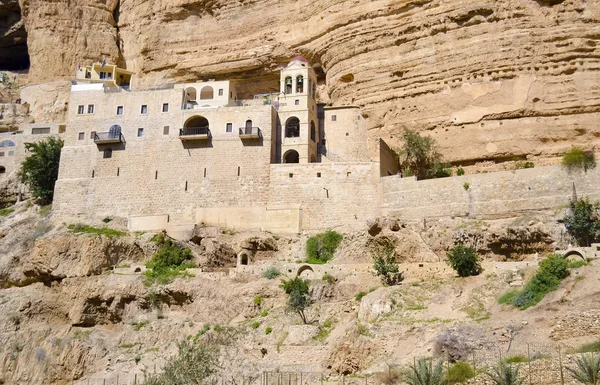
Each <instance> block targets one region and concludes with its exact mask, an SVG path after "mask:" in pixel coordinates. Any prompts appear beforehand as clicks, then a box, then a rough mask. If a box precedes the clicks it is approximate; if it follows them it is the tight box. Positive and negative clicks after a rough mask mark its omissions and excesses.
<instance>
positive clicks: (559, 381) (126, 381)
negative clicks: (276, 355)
mask: <svg viewBox="0 0 600 385" xmlns="http://www.w3.org/2000/svg"><path fill="white" fill-rule="evenodd" d="M585 354H587V355H594V354H596V355H599V354H600V352H597V353H585ZM578 357H581V354H579V353H574V349H573V348H572V347H569V346H565V345H551V344H548V345H546V344H526V345H525V346H522V347H519V348H515V349H511V350H510V351H508V352H507V351H506V350H505V348H504V349H502V348H497V349H496V348H493V347H492V348H482V349H478V350H474V351H472V352H471V353H469V354H468V357H466V356H463V357H462V361H463V362H467V363H469V364H470V365H471V366H472V367H473V369H474V370H475V372H476V373H477V376H476V377H474V378H473V379H471V380H469V384H474V385H494V384H495V383H494V382H493V381H492V379H491V377H489V375H487V373H489V372H490V370H491V368H492V367H494V366H496V365H498V364H499V363H500V362H503V363H505V364H507V365H513V366H518V368H519V377H520V379H521V380H522V384H523V385H570V384H576V383H577V382H576V381H575V380H574V379H573V378H572V377H571V374H570V372H569V370H568V369H567V368H573V367H575V360H576V359H577V358H578ZM428 359H430V358H428ZM431 360H432V361H433V362H434V363H439V362H441V363H442V365H443V367H444V370H445V371H449V370H450V369H451V367H452V365H453V364H454V362H455V361H452V360H450V359H448V356H444V355H442V356H440V357H439V358H437V359H435V358H433V359H431ZM416 361H417V358H415V359H414V361H413V363H412V364H414V363H416ZM384 366H385V368H384V369H383V370H382V371H381V372H378V373H367V374H350V375H336V374H325V373H323V372H299V371H298V372H297V371H266V372H261V373H255V374H239V375H227V374H223V373H219V374H217V375H215V376H213V377H210V378H208V379H206V380H204V381H203V384H205V385H382V384H383V385H392V384H402V383H404V381H403V374H405V373H406V372H407V370H408V368H409V366H410V364H407V363H404V364H397V363H393V362H387V363H386V365H384ZM154 371H156V368H155V369H154ZM159 371H160V370H159ZM145 379H146V374H145V373H144V372H140V373H127V372H124V371H122V372H119V373H114V374H112V375H111V376H106V377H91V378H88V379H84V380H81V379H80V380H73V381H72V384H73V385H86V384H87V385H141V384H143V383H144V381H145Z"/></svg>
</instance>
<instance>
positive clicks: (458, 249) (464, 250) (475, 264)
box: [448, 245, 481, 277]
mask: <svg viewBox="0 0 600 385" xmlns="http://www.w3.org/2000/svg"><path fill="white" fill-rule="evenodd" d="M448 264H449V265H450V266H451V267H452V268H453V269H454V270H455V271H456V272H457V273H458V275H459V276H461V277H469V276H471V275H478V274H479V273H481V264H480V263H479V258H478V257H477V254H476V253H475V249H473V248H472V247H467V246H463V245H458V246H455V247H453V248H452V249H450V250H448Z"/></svg>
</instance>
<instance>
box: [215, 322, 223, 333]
mask: <svg viewBox="0 0 600 385" xmlns="http://www.w3.org/2000/svg"><path fill="white" fill-rule="evenodd" d="M213 330H214V331H215V333H221V332H222V331H223V328H222V327H221V325H219V324H216V325H215V326H213Z"/></svg>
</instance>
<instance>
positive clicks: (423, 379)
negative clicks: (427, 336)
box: [406, 359, 448, 385]
mask: <svg viewBox="0 0 600 385" xmlns="http://www.w3.org/2000/svg"><path fill="white" fill-rule="evenodd" d="M406 383H407V384H408V385H446V384H447V383H448V381H447V380H446V378H445V377H444V367H443V365H442V362H438V363H437V364H435V366H434V365H433V362H431V360H424V359H420V360H418V361H417V362H416V364H413V365H411V366H410V371H409V373H408V375H407V376H406Z"/></svg>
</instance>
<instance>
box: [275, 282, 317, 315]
mask: <svg viewBox="0 0 600 385" xmlns="http://www.w3.org/2000/svg"><path fill="white" fill-rule="evenodd" d="M309 287H310V283H309V281H308V280H307V279H302V278H300V277H296V278H292V279H288V280H283V281H281V288H282V289H283V291H284V292H285V294H287V295H288V310H289V311H292V312H295V313H298V315H299V316H300V318H301V319H302V322H303V323H304V324H307V323H308V320H307V318H306V313H305V311H306V309H307V308H308V307H309V306H310V305H311V303H312V301H311V298H310V293H309Z"/></svg>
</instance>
